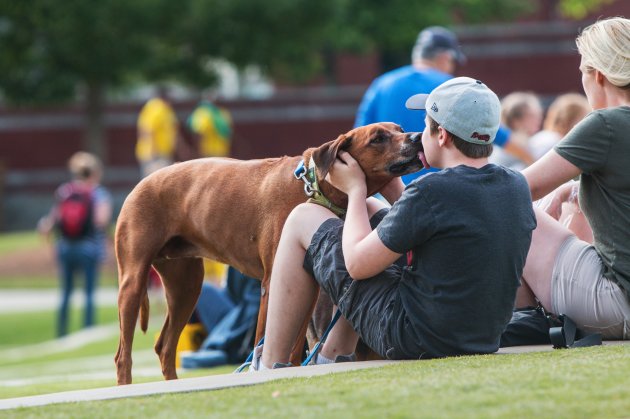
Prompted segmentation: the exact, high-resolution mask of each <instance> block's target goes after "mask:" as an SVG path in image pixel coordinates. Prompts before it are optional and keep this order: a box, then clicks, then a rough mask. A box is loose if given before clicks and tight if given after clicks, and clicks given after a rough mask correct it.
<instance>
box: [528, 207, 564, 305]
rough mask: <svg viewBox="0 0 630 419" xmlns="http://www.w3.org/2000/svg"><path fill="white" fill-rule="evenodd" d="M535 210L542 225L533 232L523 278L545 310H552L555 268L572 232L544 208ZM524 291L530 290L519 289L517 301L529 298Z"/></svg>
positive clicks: (538, 221) (539, 223) (539, 224)
mask: <svg viewBox="0 0 630 419" xmlns="http://www.w3.org/2000/svg"><path fill="white" fill-rule="evenodd" d="M534 212H535V214H536V220H537V223H538V226H537V227H536V229H535V230H534V232H533V234H532V243H531V246H530V248H529V253H528V254H527V261H526V262H525V268H524V269H523V280H524V281H525V282H526V283H527V285H528V286H529V288H530V289H531V292H533V294H534V295H535V296H536V298H537V299H538V300H539V301H540V302H541V304H542V305H543V307H544V308H545V310H548V311H551V310H552V306H551V279H552V274H553V267H554V264H555V262H556V257H557V255H558V251H559V250H560V246H562V244H563V243H564V242H565V241H566V240H567V239H568V238H569V237H570V236H571V235H572V233H571V231H570V230H568V229H567V228H565V227H563V226H562V225H561V224H560V223H559V222H558V221H556V220H555V219H554V218H553V217H551V216H550V215H549V214H547V213H546V212H544V211H543V210H541V209H539V208H534ZM524 292H527V289H524V288H523V287H521V288H519V290H518V292H517V296H516V299H517V301H519V300H520V301H525V298H526V297H525V296H524V295H523V293H524Z"/></svg>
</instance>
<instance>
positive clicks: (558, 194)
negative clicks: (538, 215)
mask: <svg viewBox="0 0 630 419" xmlns="http://www.w3.org/2000/svg"><path fill="white" fill-rule="evenodd" d="M579 190H580V184H579V182H567V183H565V184H564V185H561V186H559V187H558V188H556V189H555V190H554V191H553V192H552V193H550V194H549V195H547V196H546V197H544V198H543V199H541V200H540V201H539V204H538V207H539V208H541V209H542V210H543V211H545V212H546V213H547V214H549V215H551V216H552V217H553V218H555V219H556V220H559V219H560V217H561V216H562V204H564V203H565V202H568V203H571V204H575V205H576V206H577V208H579V203H578V199H577V196H578V192H579Z"/></svg>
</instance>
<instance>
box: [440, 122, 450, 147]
mask: <svg viewBox="0 0 630 419" xmlns="http://www.w3.org/2000/svg"><path fill="white" fill-rule="evenodd" d="M449 139H451V140H452V138H451V134H449V132H448V131H446V130H445V129H444V128H442V126H439V127H438V145H439V146H440V147H444V145H445V144H446V142H447V141H448V140H449Z"/></svg>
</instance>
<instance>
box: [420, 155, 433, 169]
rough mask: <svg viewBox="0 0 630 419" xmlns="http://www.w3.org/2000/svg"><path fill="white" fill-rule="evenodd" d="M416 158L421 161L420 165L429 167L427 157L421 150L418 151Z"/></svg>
mask: <svg viewBox="0 0 630 419" xmlns="http://www.w3.org/2000/svg"><path fill="white" fill-rule="evenodd" d="M418 158H419V159H420V161H421V162H422V165H423V166H424V168H425V169H429V168H431V166H429V163H428V162H427V158H426V157H425V156H424V153H423V152H422V151H420V152H419V153H418Z"/></svg>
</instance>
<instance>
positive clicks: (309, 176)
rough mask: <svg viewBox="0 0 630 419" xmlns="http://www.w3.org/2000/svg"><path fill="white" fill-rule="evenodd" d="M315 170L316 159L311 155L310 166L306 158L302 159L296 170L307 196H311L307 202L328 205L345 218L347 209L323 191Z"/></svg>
mask: <svg viewBox="0 0 630 419" xmlns="http://www.w3.org/2000/svg"><path fill="white" fill-rule="evenodd" d="M315 171H316V166H315V161H314V160H313V157H311V159H310V161H309V164H308V168H306V167H304V160H302V161H300V164H299V165H298V167H297V169H296V170H295V172H294V175H295V177H296V179H298V180H300V179H301V180H302V181H304V193H305V194H306V196H309V197H310V198H309V199H308V201H307V202H311V203H313V204H318V205H321V206H323V207H326V208H328V209H329V210H331V211H332V212H333V213H334V214H335V215H337V216H338V217H340V218H343V217H344V216H345V215H346V210H345V209H344V208H341V207H338V206H337V205H335V204H333V203H332V202H331V201H330V199H328V198H327V197H326V196H325V195H324V194H323V193H322V191H321V190H320V189H319V184H318V183H317V175H316V173H315Z"/></svg>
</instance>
